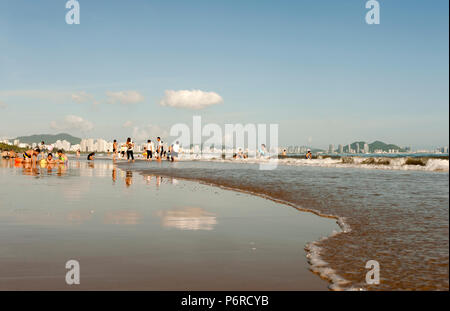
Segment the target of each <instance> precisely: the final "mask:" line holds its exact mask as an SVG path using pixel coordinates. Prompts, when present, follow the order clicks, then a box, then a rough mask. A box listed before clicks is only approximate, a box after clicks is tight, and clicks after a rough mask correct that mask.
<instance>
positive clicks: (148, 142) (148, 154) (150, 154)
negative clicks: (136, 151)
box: [147, 139, 153, 161]
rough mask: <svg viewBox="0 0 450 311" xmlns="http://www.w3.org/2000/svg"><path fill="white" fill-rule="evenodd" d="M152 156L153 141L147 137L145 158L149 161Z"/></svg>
mask: <svg viewBox="0 0 450 311" xmlns="http://www.w3.org/2000/svg"><path fill="white" fill-rule="evenodd" d="M152 158H153V143H152V141H151V140H150V139H149V140H147V160H150V161H151V160H152Z"/></svg>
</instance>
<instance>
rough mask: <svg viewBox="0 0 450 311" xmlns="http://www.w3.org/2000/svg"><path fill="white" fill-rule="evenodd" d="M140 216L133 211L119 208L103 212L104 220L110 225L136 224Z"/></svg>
mask: <svg viewBox="0 0 450 311" xmlns="http://www.w3.org/2000/svg"><path fill="white" fill-rule="evenodd" d="M140 218H141V216H140V214H139V213H137V212H135V211H128V210H120V211H111V212H107V213H106V214H105V218H104V222H105V223H106V224H110V225H137V224H139V220H140Z"/></svg>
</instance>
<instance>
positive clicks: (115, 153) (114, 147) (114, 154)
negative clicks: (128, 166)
mask: <svg viewBox="0 0 450 311" xmlns="http://www.w3.org/2000/svg"><path fill="white" fill-rule="evenodd" d="M117 147H118V145H117V140H115V139H114V142H113V160H115V159H116V156H117Z"/></svg>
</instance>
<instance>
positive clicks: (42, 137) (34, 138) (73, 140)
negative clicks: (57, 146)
mask: <svg viewBox="0 0 450 311" xmlns="http://www.w3.org/2000/svg"><path fill="white" fill-rule="evenodd" d="M15 139H18V140H19V141H20V142H21V143H26V144H32V143H36V144H39V143H40V142H41V141H44V142H45V143H46V144H53V143H55V142H56V141H57V140H67V141H68V142H69V143H70V144H71V145H76V144H79V143H80V142H81V138H78V137H74V136H72V135H70V134H66V133H60V134H55V135H52V134H38V135H30V136H19V137H17V138H15Z"/></svg>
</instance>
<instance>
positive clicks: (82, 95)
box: [72, 91, 94, 104]
mask: <svg viewBox="0 0 450 311" xmlns="http://www.w3.org/2000/svg"><path fill="white" fill-rule="evenodd" d="M93 99H94V97H93V96H92V95H91V94H88V93H86V92H84V91H81V92H78V93H74V94H72V100H73V101H74V102H76V103H79V104H82V103H86V102H89V101H92V100H93Z"/></svg>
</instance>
